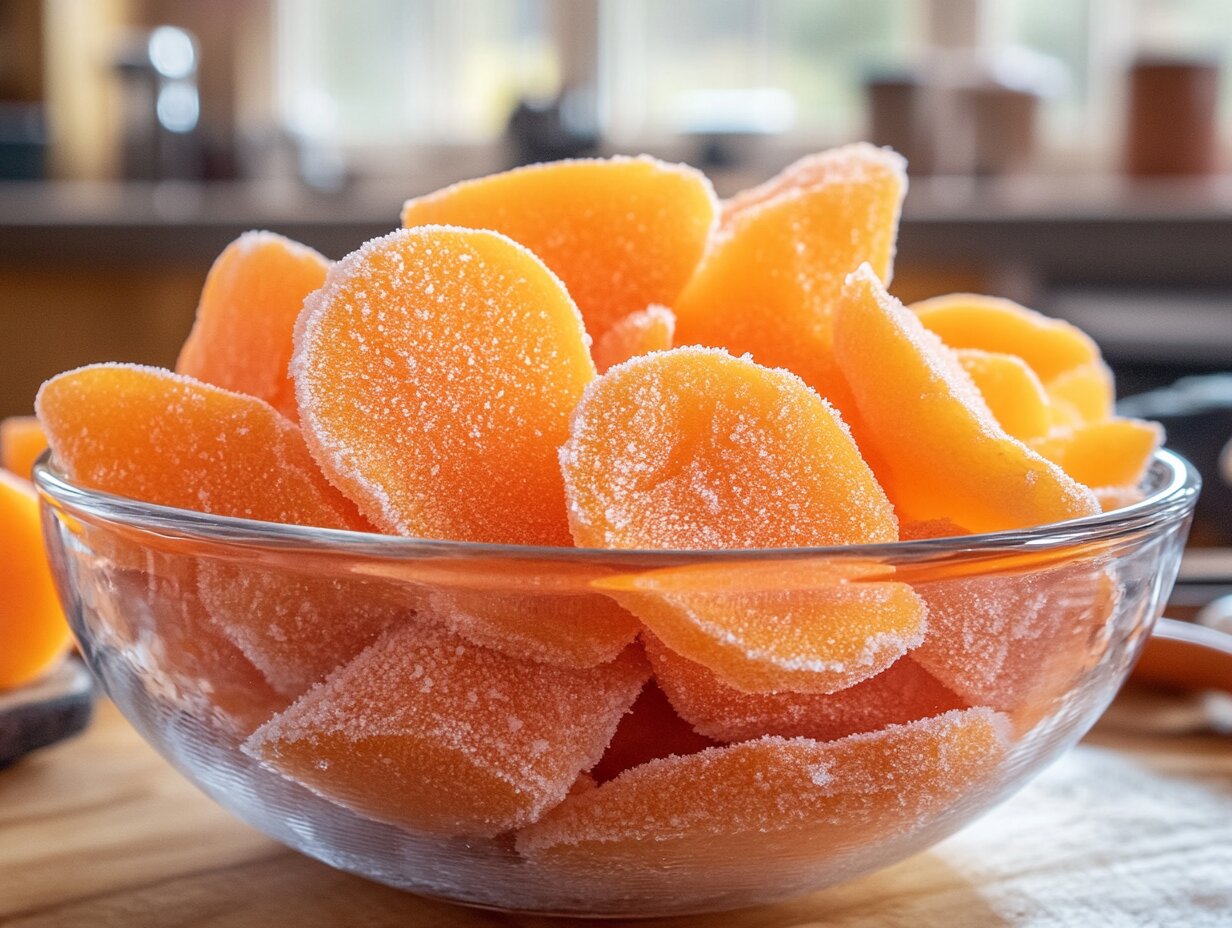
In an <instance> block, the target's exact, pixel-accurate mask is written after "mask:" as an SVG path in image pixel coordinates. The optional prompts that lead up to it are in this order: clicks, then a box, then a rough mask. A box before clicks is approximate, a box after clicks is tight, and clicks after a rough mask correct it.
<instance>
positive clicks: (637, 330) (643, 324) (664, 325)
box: [591, 304, 676, 374]
mask: <svg viewBox="0 0 1232 928" xmlns="http://www.w3.org/2000/svg"><path fill="white" fill-rule="evenodd" d="M675 333H676V314H675V313H673V312H672V311H671V310H670V309H668V308H667V307H666V306H659V305H657V304H656V305H652V306H647V307H646V308H645V309H639V310H638V311H637V312H633V313H629V315H627V316H625V317H624V318H623V319H620V320H618V321H617V322H616V323H615V324H614V325H613V326H612V327H611V328H610V329H608V330H607V331H606V332H604V333H603V334H602V335H600V336H599V338H598V339H596V340H595V346H594V349H593V350H592V351H591V354H592V355H593V356H594V359H595V367H596V368H598V370H599V373H601V374H602V373H603V372H604V371H606V370H607V369H608V368H609V367H615V366H616V365H617V364H620V363H622V362H624V361H628V360H629V359H630V358H636V357H639V356H640V355H644V354H650V352H652V351H666V350H667V349H668V348H671V347H672V337H673V336H674V335H675Z"/></svg>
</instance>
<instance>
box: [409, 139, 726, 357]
mask: <svg viewBox="0 0 1232 928" xmlns="http://www.w3.org/2000/svg"><path fill="white" fill-rule="evenodd" d="M716 211H717V204H716V202H715V197H714V190H713V188H712V187H711V186H710V181H709V180H707V179H706V177H705V175H703V174H702V173H700V172H699V171H696V170H694V169H693V168H691V167H688V166H687V165H682V164H665V163H664V162H662V161H657V160H655V159H653V158H649V157H646V156H641V157H637V158H628V157H616V158H607V159H581V160H566V161H553V162H551V163H549V164H534V165H530V166H528V167H522V168H517V169H515V170H512V171H506V172H505V173H503V174H493V175H491V176H490V177H482V178H479V179H477V180H469V181H463V182H462V183H460V184H454V185H453V186H452V187H446V188H445V189H444V190H439V191H437V192H436V193H433V194H429V195H428V196H425V197H420V198H418V199H414V200H409V201H407V203H406V205H405V206H404V207H403V209H402V224H403V225H404V226H419V225H435V224H439V225H453V226H466V227H467V228H475V229H491V230H493V231H495V232H501V233H503V234H505V235H507V236H509V237H510V238H511V239H513V240H514V241H516V242H520V243H521V244H523V245H525V246H526V247H527V248H529V249H530V250H531V251H533V252H534V253H535V254H537V255H538V256H539V257H540V258H542V259H543V261H544V263H545V264H547V266H548V267H550V268H551V269H552V270H553V271H555V272H556V274H557V275H559V277H560V279H561V280H563V281H564V283H565V286H566V287H567V288H568V290H569V293H570V295H571V296H572V297H573V299H574V300H576V301H577V305H578V308H579V309H580V310H581V311H582V316H583V317H584V318H585V319H586V327H587V329H588V330H589V331H590V334H591V335H593V336H594V337H595V338H599V337H601V336H602V335H603V334H604V333H605V332H606V331H607V330H608V329H610V328H611V327H612V326H613V325H615V324H616V322H617V321H618V320H620V319H623V318H624V317H626V316H628V315H629V313H632V312H635V311H637V310H641V309H643V308H645V307H646V306H648V305H649V304H651V303H663V304H667V305H669V306H670V305H671V304H672V301H673V300H674V299H675V298H676V295H677V294H678V293H679V292H680V289H681V288H682V287H683V286H684V285H685V282H686V281H688V279H689V276H690V275H691V274H692V273H693V270H694V268H695V267H696V266H697V263H698V261H699V260H701V257H702V254H703V252H704V251H705V249H706V243H707V240H708V239H709V236H710V231H711V228H712V227H713V225H714V221H715V213H716Z"/></svg>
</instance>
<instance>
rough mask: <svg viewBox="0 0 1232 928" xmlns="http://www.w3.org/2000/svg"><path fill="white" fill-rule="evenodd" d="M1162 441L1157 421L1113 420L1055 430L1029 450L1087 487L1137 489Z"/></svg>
mask: <svg viewBox="0 0 1232 928" xmlns="http://www.w3.org/2000/svg"><path fill="white" fill-rule="evenodd" d="M1163 438H1164V432H1163V429H1162V428H1161V427H1160V426H1159V424H1158V423H1156V422H1146V421H1143V420H1142V419H1119V418H1116V419H1104V420H1101V421H1099V422H1087V423H1084V424H1083V425H1079V426H1076V427H1074V428H1069V429H1058V430H1056V431H1054V432H1051V433H1050V434H1048V435H1045V436H1043V437H1041V438H1037V439H1035V440H1033V441H1032V442H1031V447H1032V448H1034V449H1035V450H1036V451H1038V452H1039V453H1040V454H1042V455H1043V456H1044V457H1046V458H1047V459H1048V460H1050V461H1052V462H1054V463H1055V464H1059V465H1060V466H1061V468H1062V469H1063V470H1064V471H1065V472H1066V473H1067V474H1069V475H1070V476H1071V477H1073V478H1074V479H1075V480H1077V481H1078V482H1079V483H1085V484H1086V485H1087V486H1089V487H1115V486H1136V485H1137V484H1138V483H1139V482H1140V481H1141V480H1142V477H1143V475H1144V474H1145V473H1146V469H1147V466H1148V465H1149V464H1150V463H1151V455H1153V454H1154V453H1155V452H1156V450H1158V448H1159V446H1160V445H1161V444H1162V443H1163Z"/></svg>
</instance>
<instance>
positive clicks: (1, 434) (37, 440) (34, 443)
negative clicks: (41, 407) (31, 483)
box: [0, 416, 47, 480]
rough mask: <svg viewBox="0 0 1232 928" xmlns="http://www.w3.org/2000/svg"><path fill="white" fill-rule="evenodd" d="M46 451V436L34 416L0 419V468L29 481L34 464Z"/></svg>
mask: <svg viewBox="0 0 1232 928" xmlns="http://www.w3.org/2000/svg"><path fill="white" fill-rule="evenodd" d="M46 450H47V436H46V435H44V434H43V427H42V426H41V425H39V422H38V419H36V418H35V417H34V416H10V417H9V418H7V419H0V467H3V468H5V469H6V470H8V471H10V472H11V473H14V474H16V475H17V476H18V477H22V478H24V479H26V480H29V479H31V477H32V476H33V473H32V472H33V470H34V462H35V461H37V460H38V457H39V455H40V454H42V453H43V452H44V451H46Z"/></svg>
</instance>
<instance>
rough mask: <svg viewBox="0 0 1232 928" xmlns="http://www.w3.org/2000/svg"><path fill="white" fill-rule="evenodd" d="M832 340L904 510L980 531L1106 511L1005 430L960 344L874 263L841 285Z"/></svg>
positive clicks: (902, 513)
mask: <svg viewBox="0 0 1232 928" xmlns="http://www.w3.org/2000/svg"><path fill="white" fill-rule="evenodd" d="M834 350H835V355H836V357H837V358H838V363H839V366H840V367H841V369H842V372H843V374H844V375H845V377H846V379H847V382H848V384H849V385H850V387H851V390H852V393H853V395H854V397H855V402H856V405H857V406H858V408H859V411H860V415H861V417H862V418H863V420H864V422H865V425H866V427H867V429H868V436H869V439H870V441H871V443H872V445H873V448H874V451H875V455H876V458H877V459H878V460H880V461H881V462H883V464H884V466H885V467H886V469H887V470H886V473H885V474H884V475H883V478H884V482H885V484H886V490H887V492H888V493H889V495H890V498H891V499H892V500H893V501H894V504H895V507H896V509H897V511H898V515H899V517H900V518H902V519H904V520H917V521H923V520H929V519H951V520H953V521H954V522H957V523H958V524H960V525H964V526H966V527H967V528H968V529H970V530H971V531H975V532H982V531H999V530H1002V529H1014V528H1023V527H1027V526H1033V525H1043V524H1045V523H1050V522H1059V521H1062V520H1065V519H1073V518H1077V517H1080V516H1086V515H1091V514H1093V513H1096V512H1098V511H1099V503H1098V501H1096V499H1095V497H1094V496H1093V495H1092V494H1091V492H1090V490H1088V489H1087V488H1086V487H1084V486H1082V485H1081V484H1079V483H1078V482H1077V481H1075V480H1074V479H1073V478H1072V477H1070V476H1068V475H1067V474H1066V473H1065V472H1064V471H1063V470H1061V468H1059V467H1057V466H1056V465H1055V464H1053V463H1052V462H1050V461H1048V460H1046V459H1044V458H1043V457H1041V456H1040V455H1039V454H1037V453H1036V452H1034V451H1032V450H1031V449H1030V448H1028V447H1027V446H1026V445H1024V444H1023V443H1021V442H1019V441H1017V440H1016V439H1014V438H1011V437H1010V436H1009V435H1007V434H1006V433H1005V430H1004V429H1002V428H1001V427H1000V426H999V425H998V424H997V422H996V420H995V419H994V418H993V415H992V413H991V412H990V411H989V409H988V405H987V404H986V403H985V402H984V400H983V398H982V397H981V396H980V394H979V391H978V390H977V389H976V387H975V384H974V383H972V381H971V378H970V377H969V376H968V375H967V373H966V372H965V371H964V370H963V369H962V367H961V366H960V365H959V363H958V361H957V360H956V359H955V357H954V355H953V353H952V352H951V351H949V349H947V348H946V347H945V346H944V345H943V344H942V343H941V341H940V340H939V339H938V338H937V336H936V335H934V334H932V333H930V332H929V331H928V330H927V329H925V328H924V326H923V325H922V324H921V318H920V316H919V315H918V314H916V313H912V312H909V311H908V310H906V309H904V308H903V306H902V304H901V303H899V302H898V301H897V300H895V299H894V298H893V297H891V296H890V295H889V294H888V293H886V291H885V288H884V287H883V286H882V284H881V281H880V280H878V278H877V275H876V274H875V273H874V272H873V270H872V269H871V268H869V267H867V266H862V267H861V268H860V269H859V270H858V271H857V272H856V273H854V274H852V275H851V277H850V278H848V281H847V286H846V287H845V288H844V290H843V296H842V299H841V300H840V302H839V305H838V311H837V312H836V313H835V316H834Z"/></svg>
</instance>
